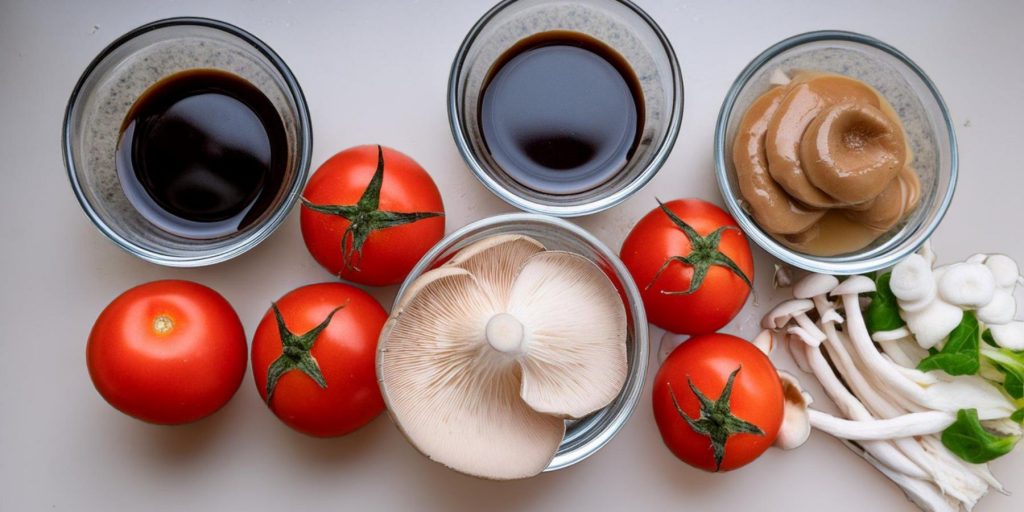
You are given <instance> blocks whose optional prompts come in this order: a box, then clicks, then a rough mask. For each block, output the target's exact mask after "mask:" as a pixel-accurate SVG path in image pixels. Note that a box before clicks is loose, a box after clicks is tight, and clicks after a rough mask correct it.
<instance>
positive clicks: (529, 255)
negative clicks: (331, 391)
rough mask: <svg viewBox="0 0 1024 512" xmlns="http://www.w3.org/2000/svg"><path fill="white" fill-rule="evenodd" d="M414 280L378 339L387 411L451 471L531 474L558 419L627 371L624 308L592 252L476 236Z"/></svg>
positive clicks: (608, 391) (542, 464)
mask: <svg viewBox="0 0 1024 512" xmlns="http://www.w3.org/2000/svg"><path fill="white" fill-rule="evenodd" d="M463 251H464V252H460V253H458V254H456V255H455V256H454V257H453V258H452V259H451V260H449V261H448V262H447V263H446V264H445V265H442V266H441V267H438V268H437V269H434V270H431V271H428V272H426V273H424V274H423V275H422V276H420V277H419V278H418V279H416V280H414V281H413V283H412V284H411V285H410V286H409V287H408V289H407V291H406V292H405V294H404V296H403V297H402V298H400V299H399V301H398V302H397V303H396V305H395V308H394V310H393V311H392V314H391V317H390V318H389V320H388V322H387V324H386V325H385V328H384V330H383V332H382V333H381V337H380V342H379V345H378V375H379V378H380V383H381V392H382V394H383V395H384V399H385V401H386V403H387V405H388V410H389V412H390V414H391V415H392V418H393V419H394V421H395V424H396V425H397V426H398V427H399V429H400V430H401V431H402V433H403V434H404V435H405V436H406V438H408V440H409V442H410V443H411V444H412V445H413V446H415V447H416V448H417V449H418V450H419V451H420V452H422V453H423V454H424V455H425V456H427V457H428V458H430V459H431V460H434V461H436V462H439V463H441V464H443V465H445V466H447V467H449V468H451V469H454V470H456V471H460V472H463V473H466V474H470V475H473V476H478V477H481V478H488V479H496V480H505V479H515V478H525V477H529V476H533V475H536V474H537V473H540V472H541V471H543V470H544V468H546V467H547V466H548V464H549V463H550V462H551V460H552V459H553V458H554V456H555V454H556V452H557V450H558V447H559V445H560V444H561V442H562V439H563V436H564V433H565V421H564V419H565V418H578V417H581V416H583V415H586V414H589V413H591V412H593V411H595V410H597V409H600V408H601V407H604V406H606V405H607V404H608V403H610V402H611V401H612V400H614V399H615V397H616V396H618V394H619V392H620V391H621V390H622V387H623V386H624V383H625V380H626V374H627V369H628V368H627V359H626V311H625V308H624V306H623V304H622V300H621V298H620V297H619V294H618V292H617V290H616V289H615V286H614V285H613V284H612V282H611V280H610V279H609V278H608V276H607V275H605V274H604V272H602V271H601V269H600V268H598V267H597V265H595V264H594V263H593V262H592V261H590V260H588V259H586V258H584V257H582V256H579V255H577V254H573V253H567V252H560V251H545V250H544V249H543V246H541V245H540V244H539V243H537V242H536V241H533V240H532V239H529V238H527V237H522V236H504V235H502V236H498V237H492V238H489V239H485V240H481V241H479V242H477V243H475V244H473V245H471V246H469V247H467V248H466V249H463Z"/></svg>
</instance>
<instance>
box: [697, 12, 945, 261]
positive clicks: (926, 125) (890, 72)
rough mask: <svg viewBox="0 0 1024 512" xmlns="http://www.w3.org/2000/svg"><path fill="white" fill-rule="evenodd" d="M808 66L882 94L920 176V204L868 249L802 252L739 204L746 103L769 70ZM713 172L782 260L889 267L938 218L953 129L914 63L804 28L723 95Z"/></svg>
mask: <svg viewBox="0 0 1024 512" xmlns="http://www.w3.org/2000/svg"><path fill="white" fill-rule="evenodd" d="M776 70H781V71H784V72H787V73H788V72H791V71H794V70H811V71H824V72H831V73H838V74H842V75H846V76H850V77H853V78H856V79H858V80H862V81H864V82H866V83H868V84H870V85H871V86H873V87H875V88H876V89H878V91H879V92H880V93H881V94H882V95H883V96H885V98H886V99H887V100H888V101H889V103H891V104H892V106H893V108H894V109H895V110H896V112H897V113H898V114H899V116H900V119H901V120H902V121H903V127H904V129H905V130H906V133H907V140H908V142H909V143H910V146H911V150H912V151H913V153H914V160H913V164H912V166H913V168H914V170H915V171H917V174H918V177H920V179H921V203H920V205H919V206H918V207H917V209H916V210H915V211H914V212H913V213H912V214H911V215H910V216H909V217H908V218H907V219H906V220H904V221H903V222H902V223H900V224H899V225H897V226H896V227H894V228H893V229H891V230H890V231H889V232H887V233H885V234H883V235H882V236H881V237H879V238H878V239H877V240H875V241H874V242H873V243H872V244H871V245H869V246H868V247H866V248H864V249H861V250H859V251H855V252H852V253H847V254H842V255H838V256H830V257H824V256H814V255H809V254H805V253H802V252H799V251H796V250H794V249H791V248H789V247H786V246H785V245H783V244H781V243H779V242H777V241H776V240H775V238H773V237H772V236H771V235H770V234H768V233H767V232H765V231H763V230H762V229H761V228H760V227H759V226H758V225H757V223H756V222H754V220H753V218H751V217H750V215H749V214H747V212H746V211H745V210H744V206H743V200H742V197H741V195H740V191H739V187H738V186H737V184H736V173H735V172H734V169H733V163H732V141H733V138H734V137H735V134H736V130H737V127H738V126H739V123H740V120H741V119H742V117H743V115H744V114H745V113H746V111H747V108H748V107H749V106H750V104H751V103H752V102H753V101H754V100H756V99H757V98H758V97H759V96H760V95H761V94H762V93H764V92H765V91H766V90H767V89H768V88H769V87H770V85H771V84H770V83H769V79H770V77H771V75H772V72H774V71H776ZM714 151H715V155H714V156H715V171H716V176H717V178H718V185H719V188H720V189H721V191H722V196H723V198H724V199H725V203H726V206H728V208H729V211H730V212H731V213H732V215H733V217H735V218H736V220H737V222H739V224H740V226H741V227H742V228H743V231H744V232H745V233H746V234H747V236H748V237H750V238H751V239H752V240H754V242H755V243H757V245H759V246H761V247H762V248H763V249H764V250H766V251H768V252H769V253H771V254H772V255H773V256H775V257H777V258H779V259H780V260H782V261H783V262H785V263H788V264H790V265H793V266H796V267H799V268H802V269H805V270H810V271H813V272H824V273H829V274H841V275H845V274H861V273H865V272H871V271H874V270H878V269H881V268H886V267H889V266H891V265H893V264H895V263H896V262H897V261H899V260H901V259H903V258H904V257H905V256H907V255H908V254H910V253H911V252H913V251H915V250H917V248H918V247H920V246H921V244H923V243H924V242H925V241H926V240H927V239H928V237H929V236H931V234H932V232H933V231H934V230H935V228H936V227H937V226H938V225H939V222H941V221H942V217H943V215H945V213H946V209H947V208H948V207H949V203H950V202H951V201H952V199H953V190H954V189H955V187H956V179H957V151H956V135H955V133H954V131H953V124H952V121H951V120H950V116H949V112H948V110H947V109H946V104H945V103H944V102H943V101H942V96H940V95H939V91H938V90H937V89H936V88H935V85H934V84H933V83H932V81H931V80H930V79H929V78H928V76H927V75H925V73H924V71H922V70H921V68H919V67H917V65H916V64H914V62H913V61H911V60H910V58H908V57H907V56H906V55H903V53H901V52H900V51H899V50H897V49H895V48H893V47H892V46H889V45H888V44H885V43H883V42H881V41H879V40H877V39H874V38H872V37H868V36H865V35H861V34H856V33H852V32H840V31H820V32H809V33H806V34H801V35H798V36H794V37H791V38H789V39H786V40H784V41H782V42H780V43H778V44H775V45H774V46H772V47H771V48H768V49H767V50H765V51H764V52H763V53H761V55H758V56H757V57H756V58H755V59H754V60H753V61H751V63H750V64H748V65H747V67H746V68H745V69H744V70H743V72H741V73H740V75H739V77H737V78H736V81H735V82H734V83H733V85H732V87H731V88H730V89H729V92H728V94H726V97H725V102H724V103H723V104H722V110H721V113H720V114H719V116H718V124H717V125H716V127H715V149H714Z"/></svg>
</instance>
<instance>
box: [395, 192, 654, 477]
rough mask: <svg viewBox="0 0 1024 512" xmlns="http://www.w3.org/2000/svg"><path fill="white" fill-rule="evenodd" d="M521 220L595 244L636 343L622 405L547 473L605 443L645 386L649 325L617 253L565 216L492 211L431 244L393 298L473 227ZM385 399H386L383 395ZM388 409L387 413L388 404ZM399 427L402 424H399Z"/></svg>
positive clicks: (559, 456) (558, 457) (630, 413)
mask: <svg viewBox="0 0 1024 512" xmlns="http://www.w3.org/2000/svg"><path fill="white" fill-rule="evenodd" d="M522 223H529V224H540V225H542V226H545V227H549V228H553V229H556V230H562V231H567V232H569V233H570V234H571V235H572V236H575V237H578V238H579V239H581V240H583V241H584V242H585V243H586V244H588V245H590V246H592V247H593V248H595V249H596V251H597V253H599V254H600V255H601V256H602V257H604V259H605V260H607V261H608V263H609V264H610V265H611V267H612V269H613V270H614V272H615V275H616V277H617V278H618V279H619V281H620V282H621V283H622V290H623V295H624V297H623V299H624V304H625V305H626V306H627V307H628V308H629V314H630V317H631V319H632V322H633V328H632V331H633V332H635V333H637V336H636V339H634V340H633V343H634V344H635V345H636V346H637V356H636V359H635V364H634V369H633V372H632V373H630V374H629V375H628V377H627V380H626V384H625V385H624V387H623V390H624V391H626V394H625V395H624V396H623V397H622V403H623V406H622V407H621V408H620V409H619V410H618V411H616V412H615V414H614V416H613V417H612V418H611V419H610V420H609V421H608V423H607V424H606V425H605V427H604V428H603V429H602V430H600V431H599V432H598V433H597V435H596V436H595V437H594V438H593V439H590V440H589V441H587V442H586V443H583V444H580V445H578V446H576V447H574V448H573V449H572V450H570V451H568V452H566V453H560V454H557V455H556V456H555V458H554V459H552V461H551V463H550V464H548V466H547V467H546V468H545V469H544V472H545V473H546V472H549V471H556V470H559V469H563V468H566V467H569V466H572V465H574V464H577V463H579V462H582V461H583V460H585V459H587V458H588V457H590V456H591V455H594V454H595V453H597V452H598V451H599V450H600V449H601V448H603V447H604V446H605V445H606V444H608V442H609V441H611V440H612V438H613V437H615V436H616V435H617V434H618V433H619V431H621V430H622V427H624V426H625V425H626V423H627V422H628V421H629V419H630V418H631V417H632V416H633V413H634V412H636V409H637V406H638V405H639V404H640V400H642V398H643V391H644V388H645V387H646V386H647V372H648V370H649V366H650V361H649V359H650V326H648V324H647V314H646V312H645V310H644V305H643V300H642V297H641V295H640V289H639V288H637V286H636V283H635V282H634V281H633V278H632V276H631V275H630V273H629V270H627V269H626V265H625V264H624V263H622V260H620V259H619V257H618V255H617V254H616V253H615V252H613V251H612V250H611V249H610V248H609V247H608V246H607V245H605V243H604V242H602V241H601V240H599V239H598V238H597V237H596V236H594V235H593V234H591V233H590V232H589V231H587V230H586V229H584V228H582V227H580V226H577V225H576V224H574V223H572V222H570V221H568V220H566V219H562V218H558V217H552V216H549V215H541V214H536V213H523V212H520V213H505V214H499V215H493V216H490V217H485V218H483V219H480V220H477V221H474V222H471V223H469V224H467V225H465V226H463V227H461V228H459V229H457V230H455V231H453V232H451V233H449V234H447V235H445V237H444V238H442V239H441V241H439V242H438V243H436V244H434V246H433V247H431V248H430V250H429V251H427V253H426V254H424V255H423V257H422V258H420V260H419V262H417V263H416V266H415V267H413V269H412V271H410V272H409V275H408V276H407V277H406V278H405V280H404V281H403V282H402V285H401V287H400V288H399V289H398V293H397V294H395V301H394V302H395V303H397V302H398V300H399V299H401V298H402V296H403V295H404V294H405V292H406V290H407V289H408V287H409V286H410V285H411V283H412V282H413V281H415V280H416V279H417V278H419V276H421V275H423V273H424V272H426V271H427V270H428V269H429V268H430V266H431V265H433V264H434V262H435V260H437V258H438V257H439V256H441V255H442V253H444V252H445V251H448V250H451V248H452V246H453V245H454V243H455V242H456V241H457V240H459V239H461V238H463V237H465V236H466V235H467V234H469V233H472V232H474V231H480V230H484V229H489V228H495V227H502V226H514V225H516V224H522ZM385 329H387V327H385ZM382 333H383V332H382ZM380 354H381V349H380V346H378V347H377V360H376V363H375V364H376V367H377V378H378V380H381V376H380ZM382 382H383V381H382ZM382 385H383V384H382ZM384 400H385V402H387V397H386V396H385V398H384ZM606 407H607V406H606ZM388 411H389V414H390V408H389V409H388ZM399 429H401V428H400V427H399ZM403 436H404V434H403ZM563 442H564V439H563Z"/></svg>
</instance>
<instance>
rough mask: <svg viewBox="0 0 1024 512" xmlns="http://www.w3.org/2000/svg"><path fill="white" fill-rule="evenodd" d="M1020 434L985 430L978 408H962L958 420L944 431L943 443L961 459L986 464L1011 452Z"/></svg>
mask: <svg viewBox="0 0 1024 512" xmlns="http://www.w3.org/2000/svg"><path fill="white" fill-rule="evenodd" d="M1018 440H1020V436H1006V437H1000V436H997V435H994V434H992V433H990V432H989V431H987V430H985V427H983V426H982V425H981V421H979V420H978V410H977V409H960V410H959V411H957V413H956V421H955V422H953V424H952V425H950V426H949V427H948V428H946V430H944V431H942V444H943V446H945V447H946V448H948V449H949V451H951V452H953V453H955V454H956V455H957V456H958V457H960V458H961V459H963V460H965V461H967V462H970V463H972V464H984V463H986V462H989V461H991V460H993V459H997V458H999V457H1002V456H1003V455H1006V454H1007V453H1010V450H1013V447H1014V446H1015V445H1016V444H1017V441H1018Z"/></svg>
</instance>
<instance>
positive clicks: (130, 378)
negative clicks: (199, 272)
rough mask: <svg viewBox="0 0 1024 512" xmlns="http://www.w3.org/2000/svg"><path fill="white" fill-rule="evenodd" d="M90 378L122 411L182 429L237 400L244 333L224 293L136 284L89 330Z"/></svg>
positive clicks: (188, 285) (183, 284) (186, 285)
mask: <svg viewBox="0 0 1024 512" xmlns="http://www.w3.org/2000/svg"><path fill="white" fill-rule="evenodd" d="M85 355H86V362H87V363H88V366H89V376H90V377H91V378H92V382H93V384H94V385H95V386H96V390H97V391H99V392H100V395H102V396H103V398H104V399H105V400H106V401H107V402H109V403H110V405H112V406H114V407H115V408H117V409H118V410H119V411H121V412H123V413H125V414H128V415H130V416H134V417H136V418H138V419H140V420H143V421H148V422H151V423H160V424H166V425H176V424H180V423H188V422H190V421H195V420H198V419H200V418H203V417H206V416H208V415H210V414H212V413H213V412H215V411H216V410H217V409H220V408H221V406H223V405H224V404H226V403H227V401H228V400H229V399H231V397H232V395H234V394H235V391H237V390H238V386H239V384H241V382H242V377H243V375H245V363H246V360H245V356H246V345H245V331H244V330H243V329H242V322H240V321H239V320H238V315H237V314H235V310H234V309H232V308H231V304H228V301H226V300H224V297H221V296H220V294H218V293H217V292H215V291H213V290H211V289H210V288H207V287H205V286H203V285H201V284H197V283H193V282H189V281H154V282H151V283H146V284H143V285H139V286H136V287H135V288H132V289H130V290H128V291H126V292H124V293H122V294H121V295H120V296H118V297H117V298H116V299H114V301H113V302H111V303H110V305H108V306H107V307H106V308H105V309H104V310H103V312H102V313H100V316H99V318H97V319H96V323H95V324H94V325H93V327H92V332H91V333H89V342H88V344H87V345H86V349H85Z"/></svg>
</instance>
